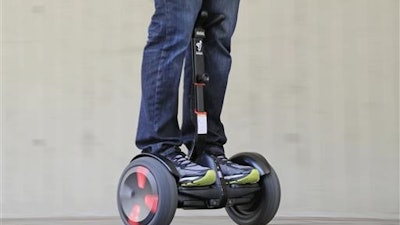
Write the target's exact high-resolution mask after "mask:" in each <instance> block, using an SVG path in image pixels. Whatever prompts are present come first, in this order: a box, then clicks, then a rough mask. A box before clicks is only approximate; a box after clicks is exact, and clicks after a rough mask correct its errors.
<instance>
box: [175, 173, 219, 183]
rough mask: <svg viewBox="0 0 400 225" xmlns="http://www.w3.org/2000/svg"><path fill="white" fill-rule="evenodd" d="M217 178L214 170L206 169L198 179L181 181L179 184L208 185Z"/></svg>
mask: <svg viewBox="0 0 400 225" xmlns="http://www.w3.org/2000/svg"><path fill="white" fill-rule="evenodd" d="M216 179H217V175H216V173H215V171H214V170H208V171H207V173H206V174H205V175H204V176H203V177H202V178H200V179H198V180H195V181H192V182H188V183H183V184H181V186H183V187H199V186H208V185H211V184H213V183H215V181H216Z"/></svg>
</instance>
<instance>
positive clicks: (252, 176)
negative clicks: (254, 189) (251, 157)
mask: <svg viewBox="0 0 400 225" xmlns="http://www.w3.org/2000/svg"><path fill="white" fill-rule="evenodd" d="M259 180H260V173H259V172H258V170H256V169H252V170H251V172H250V173H249V175H247V176H245V177H243V178H241V179H239V180H234V181H230V182H229V184H254V183H257V182H258V181H259Z"/></svg>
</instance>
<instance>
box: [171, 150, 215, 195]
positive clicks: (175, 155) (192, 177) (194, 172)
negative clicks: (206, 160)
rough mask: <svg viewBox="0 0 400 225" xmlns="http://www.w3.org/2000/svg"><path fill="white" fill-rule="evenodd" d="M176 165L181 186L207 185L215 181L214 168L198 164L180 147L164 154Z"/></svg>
mask: <svg viewBox="0 0 400 225" xmlns="http://www.w3.org/2000/svg"><path fill="white" fill-rule="evenodd" d="M165 157H166V158H167V159H169V160H170V161H171V162H172V163H173V164H174V165H175V167H176V169H177V170H178V173H179V176H180V178H179V183H180V185H181V186H186V187H188V186H208V185H211V184H213V183H214V182H215V180H216V177H217V176H216V173H215V171H214V170H212V169H210V168H208V167H204V166H200V165H198V164H196V163H194V162H192V161H190V160H189V159H187V157H186V155H185V153H183V152H181V151H180V149H178V148H177V149H176V151H174V152H172V153H170V154H167V155H165Z"/></svg>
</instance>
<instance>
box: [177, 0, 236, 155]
mask: <svg viewBox="0 0 400 225" xmlns="http://www.w3.org/2000/svg"><path fill="white" fill-rule="evenodd" d="M239 2H240V1H239V0H218V1H215V0H204V2H203V9H204V10H206V11H207V12H208V13H209V16H210V17H212V16H213V15H214V16H215V15H218V14H223V15H224V16H225V19H224V20H223V21H222V23H220V24H217V25H215V26H212V27H210V28H209V29H207V30H206V40H205V43H204V57H205V67H206V68H205V69H206V72H207V73H208V75H209V76H210V82H209V83H207V85H206V87H205V90H204V91H205V96H204V97H205V104H206V111H207V120H208V121H207V122H208V123H207V125H208V133H207V138H206V141H207V144H208V147H207V149H206V151H211V152H213V153H218V154H223V153H224V151H223V145H224V144H225V143H226V141H227V138H226V135H225V131H224V126H223V124H222V122H221V111H222V106H223V102H224V97H225V91H226V86H227V82H228V76H229V72H230V69H231V64H232V58H231V54H230V52H231V38H232V35H233V33H234V30H235V27H236V21H237V15H238V10H239ZM190 57H191V54H190V52H189V51H188V52H187V54H186V64H185V86H184V91H185V93H184V96H185V99H184V111H183V124H182V133H183V142H184V143H185V144H190V142H191V141H192V140H193V138H194V136H193V135H194V133H195V131H194V129H195V128H194V126H193V105H192V104H191V102H190V101H191V96H190V94H191V88H192V65H191V64H192V62H191V59H190Z"/></svg>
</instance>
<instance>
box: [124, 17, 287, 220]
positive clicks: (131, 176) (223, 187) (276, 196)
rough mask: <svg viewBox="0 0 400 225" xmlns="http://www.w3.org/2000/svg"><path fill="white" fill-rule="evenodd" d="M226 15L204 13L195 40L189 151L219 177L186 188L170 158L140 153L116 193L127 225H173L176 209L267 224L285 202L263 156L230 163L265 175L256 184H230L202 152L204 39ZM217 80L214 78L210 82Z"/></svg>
mask: <svg viewBox="0 0 400 225" xmlns="http://www.w3.org/2000/svg"><path fill="white" fill-rule="evenodd" d="M222 20H223V16H222V15H219V16H216V17H214V18H212V20H209V19H208V16H207V13H206V12H201V13H200V15H199V18H198V20H197V23H196V27H195V29H194V32H193V38H192V43H191V45H192V50H193V51H192V56H193V57H192V60H193V84H194V86H193V90H194V93H193V94H194V99H193V100H194V103H195V104H194V112H195V114H194V115H195V117H196V118H195V121H196V122H195V126H196V130H197V136H196V138H195V141H194V143H195V144H193V146H192V148H191V150H190V151H189V153H190V159H191V160H192V161H195V162H196V163H198V164H200V165H203V166H207V167H210V168H212V169H214V170H215V171H216V173H217V174H218V178H217V181H216V182H215V183H214V184H213V185H211V186H205V187H183V186H180V185H179V184H178V180H179V174H178V172H177V170H176V168H175V166H174V165H173V164H172V163H171V162H170V161H169V160H168V159H166V158H164V157H162V156H159V155H153V154H147V153H141V154H139V155H137V156H136V157H134V158H133V159H132V161H131V162H130V163H129V165H128V166H127V167H126V168H125V170H124V171H123V173H122V175H121V178H120V181H119V186H118V193H117V202H118V210H119V213H120V216H121V219H122V221H123V222H124V224H125V225H168V224H170V223H171V221H172V219H173V217H174V215H175V211H176V209H177V208H183V209H218V208H224V207H225V209H226V211H227V213H228V215H229V217H230V218H231V219H232V220H233V221H235V222H236V223H237V224H239V225H265V224H268V223H269V222H270V221H271V220H272V218H273V217H274V216H275V214H276V212H277V210H278V207H279V202H280V194H281V192H280V184H279V180H278V177H277V175H276V173H275V171H274V169H273V168H272V167H271V165H270V164H269V163H268V162H267V160H266V159H265V158H264V157H263V156H262V155H260V154H258V153H251V152H246V153H239V154H236V155H234V156H233V157H231V158H230V160H231V161H233V162H235V163H238V164H241V165H249V166H252V167H254V168H256V169H257V170H258V171H259V173H260V181H259V182H258V183H256V184H245V185H239V184H227V183H226V182H225V180H224V178H223V176H222V173H221V170H220V168H219V165H218V162H217V160H216V159H215V157H214V156H210V155H207V154H205V153H204V152H201V150H200V149H202V148H201V146H202V144H203V140H204V136H205V134H206V133H207V118H206V116H207V114H206V111H205V107H204V86H205V85H206V84H207V83H208V82H209V77H208V75H207V74H206V73H205V68H204V55H203V48H202V45H203V41H204V39H205V30H206V28H207V27H210V26H213V25H215V24H217V23H220V22H221V21H222ZM210 82H212V80H211V81H210Z"/></svg>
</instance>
